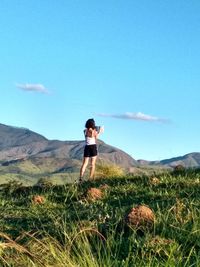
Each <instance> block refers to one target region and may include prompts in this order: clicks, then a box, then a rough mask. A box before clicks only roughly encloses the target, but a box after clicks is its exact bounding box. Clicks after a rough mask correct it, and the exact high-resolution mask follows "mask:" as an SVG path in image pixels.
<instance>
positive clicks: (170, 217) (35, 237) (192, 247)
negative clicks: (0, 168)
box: [0, 171, 200, 267]
mask: <svg viewBox="0 0 200 267" xmlns="http://www.w3.org/2000/svg"><path fill="white" fill-rule="evenodd" d="M157 178H158V182H157V183H153V182H152V177H148V176H140V177H137V176H127V177H114V178H111V177H109V178H108V179H106V178H104V179H103V178H102V179H98V180H96V181H94V182H89V181H87V182H85V183H83V184H82V185H81V186H77V185H76V184H68V185H53V184H51V183H49V184H48V183H47V184H46V185H45V183H44V185H43V186H37V185H35V186H28V187H24V186H21V185H20V184H19V183H16V182H13V183H9V184H4V185H1V188H0V189H1V190H0V211H1V217H0V229H1V230H0V266H17V267H20V266H24V267H25V266H26V267H29V266H34V267H40V266H41V267H47V266H48V267H49V266H52V267H62V266H63V267H64V266H67V267H68V266H69V267H78V266H79V267H86V266H87V267H90V266H91V267H129V266H130V267H131V266H136V267H137V266H138V267H139V266H141V267H144V266H145V267H146V266H147V267H154V266H166V267H167V266H168V267H172V266H176V267H192V266H195V267H196V266H200V172H199V171H184V172H180V173H174V174H173V173H165V174H160V175H158V176H157ZM104 184H107V185H108V187H107V188H106V189H104V197H103V198H102V199H100V200H98V201H90V200H89V199H87V194H86V193H87V190H88V189H89V188H91V187H96V188H100V187H101V186H102V185H104ZM35 195H41V196H43V197H44V198H45V202H44V203H43V204H35V203H34V202H33V196H35ZM138 204H145V205H148V206H149V207H150V208H151V209H152V210H153V211H154V213H155V218H156V220H155V223H154V227H153V229H146V230H140V229H137V228H134V227H129V226H127V225H126V222H125V216H126V215H127V213H128V212H129V211H130V209H131V208H132V207H134V206H136V205H138Z"/></svg>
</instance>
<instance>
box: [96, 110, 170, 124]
mask: <svg viewBox="0 0 200 267" xmlns="http://www.w3.org/2000/svg"><path fill="white" fill-rule="evenodd" d="M97 115H98V116H101V117H110V118H116V119H126V120H142V121H160V122H167V120H166V119H161V118H158V117H155V116H151V115H147V114H144V113H142V112H137V113H132V112H126V113H124V114H107V113H100V114H97Z"/></svg>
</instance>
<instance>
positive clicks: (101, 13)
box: [0, 0, 200, 160]
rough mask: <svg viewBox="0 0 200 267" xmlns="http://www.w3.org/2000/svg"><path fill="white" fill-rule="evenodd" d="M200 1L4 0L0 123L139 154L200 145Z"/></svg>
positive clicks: (152, 156) (0, 11) (153, 156)
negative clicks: (99, 129)
mask: <svg viewBox="0 0 200 267" xmlns="http://www.w3.org/2000/svg"><path fill="white" fill-rule="evenodd" d="M199 14H200V1H198V0H191V1H188V0H187V1H186V0H176V1H174V0H165V1H162V0H154V1H153V0H152V1H148V0H146V1H145V0H140V1H135V0H131V1H129V0H127V1H120V0H119V1H118V0H101V1H97V0H90V1H89V0H79V1H78V0H73V1H72V0H70V1H68V0H43V1H40V0H29V1H25V0H18V1H17V0H12V1H11V0H10V1H7V0H1V4H0V36H1V42H0V59H1V60H0V77H1V78H0V90H1V105H0V123H3V124H7V125H12V126H19V127H26V128H29V129H30V130H33V131H35V132H37V133H40V134H42V135H44V136H45V137H47V138H49V139H59V140H82V139H83V128H84V124H85V121H86V120H87V119H88V118H94V119H95V121H96V123H97V125H104V127H105V132H104V134H103V135H102V136H101V139H102V140H103V141H104V142H106V143H107V144H109V145H113V146H115V147H118V148H120V149H122V150H124V151H125V152H127V153H129V154H130V155H131V156H133V158H135V159H146V160H161V159H166V158H171V157H176V156H181V155H184V154H187V153H190V152H200V142H199V132H200V123H199V115H200V105H199V100H200V89H199V86H200V75H199V74H200V73H199V72H200V49H199V47H200V16H199Z"/></svg>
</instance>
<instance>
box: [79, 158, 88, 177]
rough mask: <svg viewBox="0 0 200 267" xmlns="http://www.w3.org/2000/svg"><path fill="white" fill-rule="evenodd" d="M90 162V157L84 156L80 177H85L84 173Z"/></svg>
mask: <svg viewBox="0 0 200 267" xmlns="http://www.w3.org/2000/svg"><path fill="white" fill-rule="evenodd" d="M88 162H89V157H84V158H83V163H82V166H81V169H80V178H82V177H83V175H84V173H85V170H86V168H87V165H88Z"/></svg>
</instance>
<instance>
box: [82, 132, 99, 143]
mask: <svg viewBox="0 0 200 267" xmlns="http://www.w3.org/2000/svg"><path fill="white" fill-rule="evenodd" d="M86 133H87V130H84V135H85V144H86V145H95V144H96V137H95V136H92V137H90V136H87V135H86Z"/></svg>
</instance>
